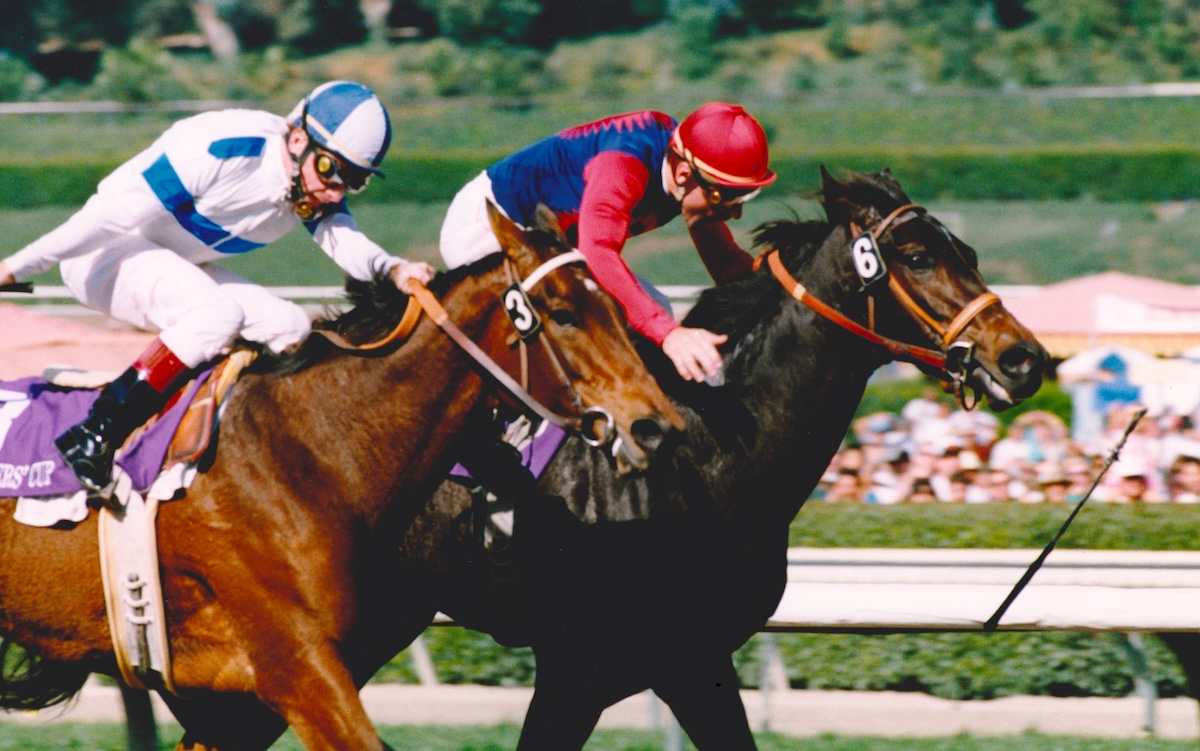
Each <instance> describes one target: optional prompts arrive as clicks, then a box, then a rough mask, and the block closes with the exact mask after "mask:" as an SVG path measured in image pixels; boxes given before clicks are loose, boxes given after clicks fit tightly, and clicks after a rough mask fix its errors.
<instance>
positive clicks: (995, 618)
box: [983, 407, 1146, 631]
mask: <svg viewBox="0 0 1200 751" xmlns="http://www.w3.org/2000/svg"><path fill="white" fill-rule="evenodd" d="M1145 414H1146V408H1145V407H1142V408H1141V409H1139V410H1138V411H1137V412H1136V413H1135V414H1134V415H1133V418H1132V419H1131V420H1130V421H1129V425H1128V426H1127V427H1126V428H1125V433H1124V434H1123V435H1122V436H1121V440H1120V441H1118V442H1117V445H1116V446H1115V447H1113V450H1112V451H1111V452H1110V453H1109V455H1108V458H1107V459H1105V460H1104V466H1103V467H1101V468H1100V472H1099V473H1097V475H1096V479H1094V480H1092V486H1091V487H1090V488H1088V492H1087V493H1086V494H1085V495H1084V496H1083V499H1082V500H1081V501H1079V503H1077V504H1075V508H1074V509H1073V510H1072V511H1071V515H1070V516H1068V517H1067V520H1066V521H1065V522H1063V524H1062V526H1061V527H1059V529H1058V534H1056V535H1054V539H1052V540H1050V543H1049V544H1048V545H1046V547H1045V549H1043V550H1042V554H1041V555H1039V556H1038V557H1037V560H1035V561H1034V562H1033V563H1031V564H1029V568H1028V569H1026V570H1025V575H1024V576H1022V577H1021V580H1020V581H1019V582H1017V583H1016V586H1014V587H1013V589H1012V591H1011V592H1009V593H1008V597H1007V598H1005V600H1004V602H1003V603H1002V604H1001V605H1000V607H999V608H997V609H996V612H995V613H993V614H992V617H991V618H988V619H987V621H986V622H984V624H983V630H984V631H995V630H996V626H998V625H1000V619H1001V618H1003V617H1004V613H1005V612H1006V611H1007V610H1008V607H1009V606H1010V605H1012V604H1013V600H1016V599H1017V595H1019V594H1021V590H1023V589H1025V585H1027V584H1029V580H1030V579H1032V578H1033V575H1034V574H1036V573H1037V572H1038V569H1040V568H1041V567H1042V564H1043V563H1045V562H1046V558H1047V556H1049V555H1050V551H1052V550H1054V546H1055V545H1057V544H1058V541H1059V539H1060V538H1061V537H1062V536H1063V533H1064V532H1066V531H1067V527H1069V526H1071V522H1072V521H1074V520H1075V517H1076V516H1077V515H1078V514H1079V512H1080V510H1081V509H1082V508H1083V504H1085V503H1087V500H1088V499H1089V498H1091V497H1092V492H1093V491H1095V490H1096V486H1097V485H1099V484H1100V480H1102V479H1103V478H1104V473H1105V472H1107V471H1108V468H1109V467H1111V466H1112V463H1113V462H1114V461H1116V460H1117V455H1118V454H1119V453H1120V452H1121V449H1122V448H1123V447H1124V446H1125V441H1126V440H1127V439H1128V438H1129V434H1130V433H1132V432H1133V429H1134V428H1135V427H1137V424H1138V421H1139V420H1141V419H1142V417H1143V416H1145Z"/></svg>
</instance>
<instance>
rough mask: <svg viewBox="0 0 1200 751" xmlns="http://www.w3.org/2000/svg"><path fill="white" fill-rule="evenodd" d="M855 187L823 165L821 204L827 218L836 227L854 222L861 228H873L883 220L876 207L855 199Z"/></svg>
mask: <svg viewBox="0 0 1200 751" xmlns="http://www.w3.org/2000/svg"><path fill="white" fill-rule="evenodd" d="M852 188H853V186H851V185H850V183H848V182H843V181H841V180H838V179H837V178H835V177H834V176H833V175H831V174H829V171H828V170H826V169H825V165H824V164H822V165H821V196H822V199H821V202H822V203H823V204H824V205H825V216H827V217H828V218H829V223H830V224H834V225H842V224H848V223H849V222H854V223H855V224H857V225H858V226H859V227H872V226H874V225H875V224H877V223H879V221H881V220H882V218H883V217H882V216H880V214H879V212H877V211H876V210H875V207H874V206H871V205H869V204H863V203H861V202H860V201H859V200H857V199H856V198H855V197H854V191H853V189H852Z"/></svg>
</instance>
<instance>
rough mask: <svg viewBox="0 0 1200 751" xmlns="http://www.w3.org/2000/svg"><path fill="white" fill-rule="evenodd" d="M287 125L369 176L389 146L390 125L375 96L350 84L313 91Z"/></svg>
mask: <svg viewBox="0 0 1200 751" xmlns="http://www.w3.org/2000/svg"><path fill="white" fill-rule="evenodd" d="M288 122H289V123H290V124H291V125H294V126H296V127H299V128H303V129H304V130H305V131H307V133H308V137H309V138H310V139H312V140H313V141H314V142H316V143H317V144H318V145H320V146H321V147H322V148H326V149H328V150H330V151H332V152H333V153H335V154H337V155H338V156H339V157H341V158H342V159H343V160H345V161H347V162H349V163H351V164H353V165H355V166H356V167H360V168H362V169H364V170H366V171H368V172H370V173H372V174H376V175H382V174H383V173H382V172H380V171H379V165H380V163H381V162H382V161H383V157H384V155H385V154H387V150H388V146H390V145H391V142H392V122H391V120H390V119H389V118H388V114H387V110H386V109H384V106H383V102H380V101H379V97H377V96H375V92H374V91H371V89H369V88H367V87H366V86H363V85H362V84H360V83H354V82H353V81H330V82H329V83H324V84H321V85H320V86H318V87H317V88H315V89H313V90H312V93H311V94H309V95H308V96H307V97H305V98H304V99H303V100H302V101H301V102H300V103H299V104H297V105H296V108H295V109H294V110H292V112H291V114H290V115H288Z"/></svg>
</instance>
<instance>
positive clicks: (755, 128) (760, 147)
mask: <svg viewBox="0 0 1200 751" xmlns="http://www.w3.org/2000/svg"><path fill="white" fill-rule="evenodd" d="M671 147H672V148H673V149H674V150H675V152H676V153H677V154H679V155H680V156H681V157H683V158H684V159H685V160H686V161H687V162H688V163H689V164H691V165H692V167H693V168H695V169H698V170H699V171H700V173H701V175H700V176H701V177H702V178H703V179H704V180H705V181H706V182H710V183H714V184H716V185H723V186H726V187H730V188H748V189H749V188H761V187H763V186H766V185H770V184H771V183H773V182H775V173H774V172H772V171H771V169H770V166H769V164H768V162H769V161H770V157H769V155H768V154H767V134H766V133H764V132H763V128H762V126H761V125H759V123H758V121H757V120H755V119H754V118H753V117H751V116H750V115H749V114H748V113H747V112H746V110H744V109H742V108H741V107H738V106H737V105H734V104H725V103H724V102H709V103H708V104H706V105H704V106H702V107H701V108H700V109H698V110H696V111H695V112H693V113H692V114H690V115H688V116H687V118H685V119H684V121H683V122H682V123H680V124H679V127H678V128H676V129H675V133H674V135H672V136H671Z"/></svg>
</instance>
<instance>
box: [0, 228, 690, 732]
mask: <svg viewBox="0 0 1200 751" xmlns="http://www.w3.org/2000/svg"><path fill="white" fill-rule="evenodd" d="M492 218H493V223H494V226H495V227H496V230H497V234H498V236H499V238H500V240H501V245H502V247H503V248H504V252H503V253H497V254H495V255H493V256H491V257H489V258H486V259H484V260H482V261H480V262H478V263H477V264H474V265H473V266H471V267H469V268H466V269H461V270H458V271H455V272H453V273H452V274H449V275H443V276H440V277H439V278H438V279H437V280H435V282H434V284H433V287H432V291H433V292H434V293H435V294H436V295H437V297H438V298H439V299H440V300H441V302H442V304H443V306H444V309H445V312H446V313H448V316H449V318H450V320H451V321H453V322H454V323H455V324H457V326H458V328H459V330H461V332H463V333H464V334H465V335H466V337H467V338H469V340H470V341H471V342H474V343H475V344H476V345H477V346H478V347H479V348H480V349H481V350H482V351H483V352H484V353H486V354H488V355H490V356H491V358H492V359H493V360H494V361H497V362H499V363H501V364H506V365H507V366H508V368H509V370H508V372H509V373H510V374H511V375H513V376H514V378H515V377H516V373H517V372H518V370H519V369H518V368H517V366H516V364H515V363H516V361H517V360H519V359H522V358H521V357H520V355H519V354H518V348H517V347H516V346H515V340H516V338H517V337H516V335H515V332H514V324H513V323H511V322H510V318H509V316H508V315H507V314H506V312H505V306H506V305H507V306H508V307H510V308H513V309H514V312H515V313H516V314H517V316H518V317H520V318H522V319H523V320H524V322H525V323H529V322H530V320H531V317H532V316H534V315H536V316H537V317H538V318H540V320H541V322H542V327H543V330H542V333H541V334H539V335H538V337H537V338H536V339H535V340H531V343H530V344H529V346H528V354H527V356H526V357H525V358H524V359H525V360H526V362H527V366H528V367H527V373H528V386H527V389H528V392H529V394H531V395H532V397H533V398H534V399H536V400H537V402H538V403H539V404H541V405H542V406H543V407H545V408H546V409H548V410H551V411H553V412H554V413H556V414H559V415H563V416H566V417H569V418H572V419H573V420H575V421H580V420H582V419H583V418H584V417H585V415H586V414H588V413H585V412H584V410H585V409H586V408H592V407H602V408H604V409H606V410H607V412H608V413H609V414H611V418H612V421H613V422H614V423H615V428H616V432H617V434H618V435H619V436H620V438H621V439H622V443H621V451H622V452H623V455H624V456H625V459H626V460H627V461H628V463H629V464H631V465H632V466H635V467H644V466H645V465H646V463H647V458H648V453H649V452H650V451H651V450H653V449H654V448H655V446H656V444H657V443H658V442H659V441H660V440H661V439H662V436H663V435H664V434H666V433H668V432H669V431H670V430H671V429H672V426H673V425H675V426H681V422H680V419H679V415H678V413H677V412H676V411H675V409H674V407H673V406H672V405H671V403H670V402H669V401H667V398H666V396H665V395H664V394H663V393H662V392H661V391H660V390H659V388H658V387H657V385H655V383H654V380H653V378H652V377H651V376H650V374H649V373H648V372H647V371H646V369H645V366H644V365H643V363H642V361H641V360H640V358H639V357H638V355H637V352H636V351H635V350H634V348H633V345H632V344H631V343H630V340H629V338H628V336H627V335H626V333H625V330H624V327H623V323H622V319H621V318H620V316H619V314H618V312H617V309H616V308H615V306H614V305H613V303H612V302H611V300H610V299H609V298H608V297H607V296H605V295H603V294H602V293H600V292H599V291H598V287H597V286H596V284H595V282H594V281H592V279H591V277H590V276H589V275H588V274H587V271H586V267H585V265H584V264H582V263H578V262H572V263H563V262H562V261H563V260H570V259H564V258H563V257H562V256H563V253H562V251H563V250H565V248H564V247H563V246H562V245H561V243H560V241H559V240H560V234H561V233H560V232H557V231H553V230H555V229H556V228H557V225H554V227H553V228H550V229H542V230H529V231H528V232H527V231H524V230H522V229H520V228H518V227H516V226H514V225H513V224H512V223H511V222H508V221H507V220H505V219H504V218H503V217H502V216H501V215H499V213H498V212H494V211H493V214H492ZM573 258H575V259H576V260H579V258H580V257H577V256H573ZM520 280H524V282H525V286H526V287H528V290H527V295H526V297H525V300H526V302H521V301H515V302H514V301H513V299H512V298H511V297H510V293H511V291H512V289H513V284H514V282H515V281H520ZM359 297H360V299H359V300H358V304H357V305H356V306H355V307H354V309H353V310H351V311H349V312H348V313H346V314H345V315H344V316H342V317H341V318H339V319H337V321H334V322H333V323H334V324H335V326H334V328H337V329H339V330H340V333H341V334H342V335H344V336H345V337H346V338H347V339H349V340H352V341H359V342H360V343H361V341H362V340H363V339H364V338H365V339H367V340H373V339H375V338H376V337H378V336H380V335H382V333H384V332H386V331H388V330H389V329H391V327H392V326H393V325H394V324H395V323H396V322H397V320H399V319H400V313H401V311H402V310H403V302H404V301H405V299H406V298H405V296H404V295H402V294H401V293H399V292H398V291H396V290H395V289H394V287H390V283H385V281H384V280H377V281H376V283H375V284H374V285H370V286H368V287H367V288H365V289H363V290H360V291H359ZM502 298H503V299H504V301H503V302H502ZM522 306H524V307H522ZM529 306H531V307H529ZM431 317H432V314H431V315H430V316H425V317H423V318H422V319H421V321H420V322H419V323H418V324H417V326H416V328H415V330H414V331H413V333H412V334H411V337H410V338H409V340H408V341H407V342H405V343H404V344H403V346H391V347H385V348H383V349H379V350H374V351H372V352H370V353H369V354H370V355H371V356H362V355H361V354H352V353H347V352H344V351H341V350H332V351H331V348H330V346H329V344H328V342H327V341H326V340H325V339H323V338H321V337H316V336H314V337H310V338H309V340H308V341H307V342H306V343H305V345H304V346H303V347H302V348H301V349H300V350H299V351H298V352H297V353H295V354H294V355H290V356H288V357H287V358H284V359H283V360H282V361H281V362H273V363H267V364H264V365H262V366H259V367H257V368H256V372H251V373H249V374H246V375H243V377H242V379H241V380H240V381H239V382H238V383H237V385H236V386H235V387H234V390H233V392H232V395H231V397H230V400H229V401H228V403H227V405H226V410H225V412H224V415H223V417H222V420H221V426H220V436H219V440H218V442H217V448H216V452H215V456H214V457H213V458H212V463H211V466H210V467H209V468H208V469H207V470H206V471H204V472H203V473H201V474H200V475H198V476H197V479H196V480H195V482H194V484H193V485H192V486H191V488H190V489H189V491H188V494H187V498H185V499H183V500H180V501H175V502H171V503H167V504H164V505H163V506H162V507H161V508H160V510H159V521H158V529H159V539H160V546H159V558H160V562H161V569H162V578H163V587H164V592H165V600H166V608H167V625H168V632H169V638H170V644H171V651H172V655H173V659H174V663H173V677H174V685H175V688H176V693H175V694H171V693H168V692H165V691H164V692H162V693H163V695H164V699H165V700H166V702H167V704H168V705H169V706H170V707H171V709H172V711H173V712H174V713H175V714H176V717H177V718H178V719H179V721H180V722H181V724H182V725H183V727H184V730H185V736H184V739H183V741H182V742H181V744H180V746H179V748H180V749H187V751H198V750H200V749H209V750H210V751H215V750H216V749H222V750H229V749H264V748H267V747H268V746H269V745H270V744H271V742H272V741H273V740H274V739H275V738H276V737H277V736H278V735H279V734H280V733H281V732H282V731H283V730H284V729H285V728H286V725H291V726H292V728H294V730H295V732H296V734H297V735H298V737H299V738H300V739H301V741H302V742H303V743H304V745H305V747H306V748H308V749H310V751H334V750H335V749H336V750H337V751H347V750H349V749H354V750H356V751H358V750H361V751H368V750H369V751H379V749H382V748H383V745H382V743H381V742H380V740H379V738H378V736H377V735H376V733H375V730H374V729H373V728H372V726H371V723H370V721H369V720H368V717H367V715H366V713H365V712H364V710H363V707H362V704H361V702H360V700H359V697H358V687H359V686H360V685H361V684H362V683H364V682H365V681H366V679H367V678H368V677H369V676H370V672H369V671H368V670H365V669H364V668H363V667H361V666H363V665H366V664H371V663H374V662H376V661H377V660H375V658H374V657H373V655H374V654H375V653H374V652H373V651H371V650H370V649H365V650H360V648H359V641H360V640H361V641H362V643H363V644H365V645H367V646H368V647H370V646H371V645H377V644H379V643H381V640H380V638H379V636H378V634H379V632H380V631H381V630H386V632H387V633H388V635H389V638H391V636H390V634H391V629H390V628H387V629H385V628H384V627H385V626H386V624H388V623H389V622H390V621H391V620H393V619H395V618H398V617H401V616H400V614H401V613H402V612H403V611H404V609H405V608H407V604H406V603H404V602H403V601H400V600H396V599H394V598H392V597H391V593H392V591H393V588H392V586H391V584H390V582H389V580H390V579H391V577H392V573H391V572H393V571H395V570H397V569H398V568H399V565H400V561H399V560H398V558H397V553H396V550H397V543H398V542H399V540H400V538H401V534H402V532H403V530H405V529H406V527H407V526H408V524H409V521H410V520H411V518H412V517H413V516H414V515H416V514H417V513H418V512H419V510H420V506H421V505H422V504H423V503H424V502H425V501H427V500H428V499H429V497H430V495H431V494H432V493H433V491H434V488H435V487H436V486H437V484H438V483H439V482H440V481H441V480H442V479H443V478H445V477H446V476H447V474H448V472H449V469H450V467H451V466H452V464H453V463H454V461H455V459H456V458H457V457H456V456H455V454H454V453H453V448H454V446H455V441H456V438H457V437H458V436H459V435H460V434H461V433H463V432H470V431H473V430H481V429H483V428H484V427H485V424H486V422H487V421H488V420H490V412H491V409H490V407H491V402H492V401H493V396H492V395H493V394H494V393H495V392H496V387H495V385H494V382H493V380H492V379H491V378H490V377H489V376H487V375H486V374H484V373H483V372H482V368H481V366H480V365H479V364H478V363H477V362H476V361H475V360H473V359H472V358H470V357H468V356H467V354H466V353H465V352H464V349H463V348H462V347H461V346H460V345H459V344H457V343H455V342H454V341H451V339H450V338H449V337H448V336H447V335H446V334H445V333H443V331H441V330H439V327H438V326H437V325H435V323H434V322H432V321H431V320H430V318H431ZM588 427H590V425H589V426H588ZM13 507H14V501H12V500H4V501H0V555H2V556H3V557H2V560H3V566H0V632H2V633H3V634H4V635H5V637H6V639H7V641H6V644H8V643H16V644H19V645H21V646H22V647H24V648H25V649H26V650H27V652H28V654H30V655H32V659H31V660H30V661H29V662H28V663H27V664H26V665H24V666H23V667H24V668H25V669H24V670H17V669H14V666H13V665H12V664H11V660H6V663H5V669H4V670H3V671H0V706H4V707H18V708H35V707H40V706H46V705H49V704H52V703H54V702H55V701H61V700H63V699H65V698H67V697H69V696H71V695H72V694H73V693H74V692H76V691H77V690H78V689H79V687H80V686H81V685H82V684H83V681H84V679H85V678H86V677H87V676H88V674H89V673H92V672H98V673H105V674H109V675H114V674H116V671H117V663H116V661H115V658H114V654H113V651H112V645H111V642H110V637H109V632H108V624H107V621H106V616H105V604H104V597H103V593H102V590H101V585H100V580H101V578H100V570H99V558H98V555H97V549H96V544H97V542H96V537H97V533H96V526H97V525H96V523H95V517H94V516H93V517H91V518H89V519H87V520H86V521H84V522H83V523H81V524H79V525H78V526H75V527H73V528H70V529H42V528H33V527H27V526H23V525H21V524H18V523H17V522H15V521H14V520H13ZM423 604H424V603H422V605H423ZM424 615H425V613H424V611H422V616H424ZM389 643H390V642H389ZM393 653H394V650H393ZM3 654H5V655H8V654H9V653H8V651H7V649H6V650H5V651H4V652H3ZM363 654H370V655H372V657H371V659H370V660H365V661H364V658H363ZM371 669H373V668H371Z"/></svg>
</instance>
